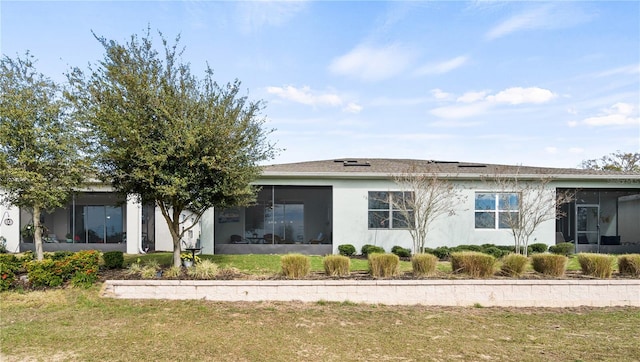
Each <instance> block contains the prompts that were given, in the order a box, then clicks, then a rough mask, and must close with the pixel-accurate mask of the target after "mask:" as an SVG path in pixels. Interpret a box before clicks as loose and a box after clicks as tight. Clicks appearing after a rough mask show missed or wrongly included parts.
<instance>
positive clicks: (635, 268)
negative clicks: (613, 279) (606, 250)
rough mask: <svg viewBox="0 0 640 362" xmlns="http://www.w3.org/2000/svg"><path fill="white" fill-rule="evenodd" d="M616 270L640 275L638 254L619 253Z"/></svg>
mask: <svg viewBox="0 0 640 362" xmlns="http://www.w3.org/2000/svg"><path fill="white" fill-rule="evenodd" d="M618 270H619V271H620V274H624V275H633V276H636V277H638V276H640V254H626V255H619V256H618Z"/></svg>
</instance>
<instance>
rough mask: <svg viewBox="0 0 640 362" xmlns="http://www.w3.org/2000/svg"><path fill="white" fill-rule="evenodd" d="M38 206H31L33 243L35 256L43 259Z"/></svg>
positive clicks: (39, 259) (40, 259)
mask: <svg viewBox="0 0 640 362" xmlns="http://www.w3.org/2000/svg"><path fill="white" fill-rule="evenodd" d="M41 212H42V211H40V206H37V205H34V206H33V243H34V244H35V247H36V258H37V260H38V261H42V259H44V250H43V249H42V225H40V213H41Z"/></svg>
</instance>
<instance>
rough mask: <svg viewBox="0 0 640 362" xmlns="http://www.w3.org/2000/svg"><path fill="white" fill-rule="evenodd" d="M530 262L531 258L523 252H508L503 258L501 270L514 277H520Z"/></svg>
mask: <svg viewBox="0 0 640 362" xmlns="http://www.w3.org/2000/svg"><path fill="white" fill-rule="evenodd" d="M527 264H529V258H527V257H526V256H524V255H522V254H513V253H512V254H508V255H507V256H505V257H504V258H503V259H502V266H501V267H500V270H501V271H502V272H503V273H505V274H507V275H509V276H512V277H519V276H520V275H522V274H524V271H525V270H526V269H527Z"/></svg>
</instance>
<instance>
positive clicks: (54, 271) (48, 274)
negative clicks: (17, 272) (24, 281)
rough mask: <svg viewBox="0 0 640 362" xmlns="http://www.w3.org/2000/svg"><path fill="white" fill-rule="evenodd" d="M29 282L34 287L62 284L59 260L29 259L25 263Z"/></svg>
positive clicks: (62, 272)
mask: <svg viewBox="0 0 640 362" xmlns="http://www.w3.org/2000/svg"><path fill="white" fill-rule="evenodd" d="M27 273H28V276H29V283H30V284H31V285H32V286H34V287H57V286H60V285H62V283H63V282H64V279H63V278H62V275H63V274H64V271H63V270H62V267H61V266H60V262H56V261H54V260H52V259H43V260H42V261H37V260H36V261H30V262H28V263H27Z"/></svg>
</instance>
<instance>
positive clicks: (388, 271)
mask: <svg viewBox="0 0 640 362" xmlns="http://www.w3.org/2000/svg"><path fill="white" fill-rule="evenodd" d="M368 260H369V272H370V273H371V275H372V276H374V277H376V278H389V277H393V276H396V275H398V274H399V273H400V258H399V257H398V256H397V255H396V254H389V253H373V254H369V257H368Z"/></svg>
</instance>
